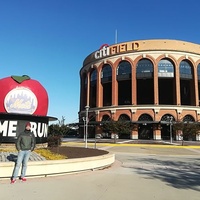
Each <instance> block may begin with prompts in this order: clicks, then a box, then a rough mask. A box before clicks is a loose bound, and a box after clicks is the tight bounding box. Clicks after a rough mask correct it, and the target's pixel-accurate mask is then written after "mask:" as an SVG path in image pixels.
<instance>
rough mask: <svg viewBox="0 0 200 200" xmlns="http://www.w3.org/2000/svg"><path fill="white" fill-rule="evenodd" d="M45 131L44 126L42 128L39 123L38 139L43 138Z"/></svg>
mask: <svg viewBox="0 0 200 200" xmlns="http://www.w3.org/2000/svg"><path fill="white" fill-rule="evenodd" d="M43 129H44V126H41V123H38V128H37V134H38V137H42V136H43Z"/></svg>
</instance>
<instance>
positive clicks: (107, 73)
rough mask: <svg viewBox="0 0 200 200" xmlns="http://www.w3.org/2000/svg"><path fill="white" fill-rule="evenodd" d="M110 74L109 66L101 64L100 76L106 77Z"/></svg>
mask: <svg viewBox="0 0 200 200" xmlns="http://www.w3.org/2000/svg"><path fill="white" fill-rule="evenodd" d="M111 76H112V69H111V66H110V65H108V64H106V65H104V66H103V69H102V72H101V78H108V77H111Z"/></svg>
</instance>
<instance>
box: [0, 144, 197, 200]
mask: <svg viewBox="0 0 200 200" xmlns="http://www.w3.org/2000/svg"><path fill="white" fill-rule="evenodd" d="M67 145H72V146H74V145H79V146H81V145H83V144H80V143H79V144H75V143H68V144H67ZM93 145H94V144H89V145H88V147H91V148H92V147H93ZM97 148H100V149H107V150H108V151H109V152H111V153H115V155H116V161H115V163H114V164H113V165H112V166H111V167H109V168H106V169H103V170H95V171H87V172H82V173H76V174H67V175H64V176H54V177H46V178H39V177H38V178H30V179H28V181H27V182H26V183H21V182H19V181H18V182H17V183H16V184H14V185H11V184H10V183H9V181H8V180H2V181H1V182H0V184H1V198H2V199H9V200H19V199H20V200H27V199H28V200H43V199H44V200H46V199H48V200H55V199H59V200H65V199H66V200H67V199H71V200H83V199H84V200H111V199H114V200H133V199H136V200H146V199H147V200H165V199H166V200H169V199H170V200H179V199H180V200H186V199H190V200H197V199H199V195H200V157H199V156H200V148H199V146H187V147H181V146H168V145H148V144H143V145H141V144H138V145H136V144H97Z"/></svg>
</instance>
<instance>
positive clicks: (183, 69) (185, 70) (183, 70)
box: [180, 60, 192, 79]
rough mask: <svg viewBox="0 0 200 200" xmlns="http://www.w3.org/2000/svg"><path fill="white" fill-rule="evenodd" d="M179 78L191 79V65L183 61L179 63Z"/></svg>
mask: <svg viewBox="0 0 200 200" xmlns="http://www.w3.org/2000/svg"><path fill="white" fill-rule="evenodd" d="M180 77H181V78H185V79H192V69H191V65H190V63H189V62H188V61H186V60H183V61H181V63H180Z"/></svg>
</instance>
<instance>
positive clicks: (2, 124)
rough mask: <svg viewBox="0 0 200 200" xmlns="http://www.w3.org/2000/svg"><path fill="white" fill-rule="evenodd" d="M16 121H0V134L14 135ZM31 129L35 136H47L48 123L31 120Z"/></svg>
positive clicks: (5, 135) (15, 132)
mask: <svg viewBox="0 0 200 200" xmlns="http://www.w3.org/2000/svg"><path fill="white" fill-rule="evenodd" d="M17 126H18V121H0V134H2V136H3V137H16V135H17ZM31 131H32V132H33V134H34V135H35V137H40V138H41V137H47V136H48V124H46V123H41V122H38V123H37V122H31Z"/></svg>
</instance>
